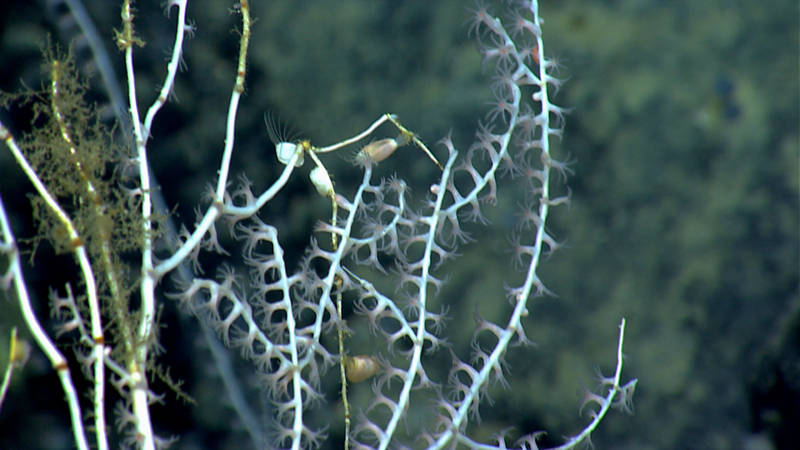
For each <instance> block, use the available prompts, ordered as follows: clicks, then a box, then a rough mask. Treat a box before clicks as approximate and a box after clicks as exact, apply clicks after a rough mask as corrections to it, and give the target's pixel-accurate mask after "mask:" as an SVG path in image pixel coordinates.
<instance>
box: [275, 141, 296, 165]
mask: <svg viewBox="0 0 800 450" xmlns="http://www.w3.org/2000/svg"><path fill="white" fill-rule="evenodd" d="M298 151H301V152H302V150H300V149H298V148H297V144H292V143H291V142H278V143H277V144H276V145H275V153H276V155H277V156H278V161H280V162H281V163H283V164H284V165H286V164H289V161H291V160H292V157H293V156H294V154H295V153H296V152H298ZM294 165H295V167H300V166H302V165H303V154H302V153H300V156H298V157H297V161H295V163H294Z"/></svg>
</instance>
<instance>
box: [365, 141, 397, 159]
mask: <svg viewBox="0 0 800 450" xmlns="http://www.w3.org/2000/svg"><path fill="white" fill-rule="evenodd" d="M395 150H397V141H396V140H394V139H392V138H387V139H381V140H380V141H374V142H370V143H369V144H367V145H365V146H364V148H362V149H361V153H362V154H363V155H364V156H365V157H366V158H369V159H370V160H371V161H375V162H381V161H383V160H384V159H386V158H388V157H390V156H391V155H392V153H394V151H395Z"/></svg>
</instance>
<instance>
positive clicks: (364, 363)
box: [344, 355, 380, 383]
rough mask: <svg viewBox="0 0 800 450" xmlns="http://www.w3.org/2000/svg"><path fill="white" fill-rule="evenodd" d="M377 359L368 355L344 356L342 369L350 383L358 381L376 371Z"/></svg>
mask: <svg viewBox="0 0 800 450" xmlns="http://www.w3.org/2000/svg"><path fill="white" fill-rule="evenodd" d="M379 368H380V365H379V364H378V361H377V360H376V359H375V358H373V357H372V356H369V355H358V356H345V357H344V371H345V375H346V376H347V380H348V381H350V382H351V383H360V382H362V381H364V380H366V379H367V378H369V377H371V376H373V375H375V373H376V372H378V369H379Z"/></svg>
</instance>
